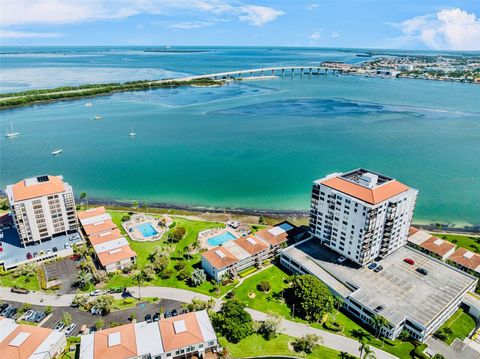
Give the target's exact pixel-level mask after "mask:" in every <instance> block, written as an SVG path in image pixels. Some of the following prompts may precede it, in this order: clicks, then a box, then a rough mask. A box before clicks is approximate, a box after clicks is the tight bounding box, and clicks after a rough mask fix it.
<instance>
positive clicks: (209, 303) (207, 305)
mask: <svg viewBox="0 0 480 359" xmlns="http://www.w3.org/2000/svg"><path fill="white" fill-rule="evenodd" d="M214 306H215V299H213V298H210V299H209V300H202V299H200V298H193V299H192V302H191V303H184V304H183V305H182V307H183V309H186V310H188V311H189V312H198V311H199V310H204V309H212V308H213V307H214Z"/></svg>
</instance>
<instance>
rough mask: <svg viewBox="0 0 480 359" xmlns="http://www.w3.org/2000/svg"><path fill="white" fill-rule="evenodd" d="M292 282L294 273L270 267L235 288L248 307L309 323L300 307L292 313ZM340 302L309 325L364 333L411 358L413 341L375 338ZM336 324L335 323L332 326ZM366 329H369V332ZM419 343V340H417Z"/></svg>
mask: <svg viewBox="0 0 480 359" xmlns="http://www.w3.org/2000/svg"><path fill="white" fill-rule="evenodd" d="M262 282H268V283H269V284H270V290H268V291H266V292H265V291H262V290H261V289H262V288H260V287H259V283H262ZM290 285H291V276H289V275H288V274H287V273H286V272H284V271H283V270H282V269H281V268H279V267H277V266H271V267H269V268H267V269H265V270H263V271H261V272H259V273H258V274H255V275H253V276H251V277H249V278H247V279H246V280H245V281H244V282H243V283H242V284H241V285H240V286H238V287H237V288H236V289H235V296H236V298H238V299H239V300H240V301H242V302H244V303H245V304H246V305H247V306H248V307H249V308H252V309H256V310H259V311H263V312H264V311H265V310H266V308H267V309H268V310H270V311H272V312H275V313H277V314H279V315H281V316H282V317H284V318H285V319H288V320H293V321H297V322H304V323H307V321H306V320H304V319H302V318H300V317H298V315H299V313H298V308H297V309H296V310H295V316H293V307H290V306H289V305H288V304H287V301H286V300H285V298H286V289H287V288H289V287H290ZM338 304H340V303H334V304H333V308H332V311H331V312H328V313H324V317H323V318H322V319H321V320H319V321H315V320H313V321H310V322H309V325H310V326H312V327H315V328H318V329H322V330H328V331H332V332H335V333H337V334H340V335H345V336H347V337H349V338H353V339H359V336H363V337H364V340H365V341H366V343H367V344H369V345H372V346H375V347H377V348H382V350H384V351H386V352H389V353H391V354H393V355H396V356H398V357H400V358H411V354H410V353H411V352H412V351H413V350H414V349H415V345H414V344H413V342H411V341H401V340H399V339H397V340H390V339H385V340H382V339H381V338H378V339H377V338H375V336H374V334H375V333H374V331H373V330H372V329H371V328H368V327H367V326H365V325H364V324H363V323H361V322H360V321H358V320H356V319H351V318H350V317H349V316H347V315H346V314H345V313H344V312H343V311H341V310H338V309H337V308H338ZM333 323H336V324H335V325H332V324H333ZM365 331H370V333H373V334H370V333H366V334H367V335H366V336H365V334H362V333H365ZM415 344H418V343H415Z"/></svg>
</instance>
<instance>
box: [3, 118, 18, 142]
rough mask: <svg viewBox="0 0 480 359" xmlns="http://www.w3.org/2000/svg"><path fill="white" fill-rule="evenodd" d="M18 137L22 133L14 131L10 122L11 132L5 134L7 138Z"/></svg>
mask: <svg viewBox="0 0 480 359" xmlns="http://www.w3.org/2000/svg"><path fill="white" fill-rule="evenodd" d="M18 135H20V132H15V130H14V129H13V124H12V122H11V121H10V131H8V132H6V133H5V137H7V138H14V137H17V136H18Z"/></svg>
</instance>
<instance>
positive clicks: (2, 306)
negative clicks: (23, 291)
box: [0, 303, 9, 313]
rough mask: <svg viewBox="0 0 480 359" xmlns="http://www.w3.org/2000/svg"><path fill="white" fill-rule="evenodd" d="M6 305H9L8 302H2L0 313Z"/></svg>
mask: <svg viewBox="0 0 480 359" xmlns="http://www.w3.org/2000/svg"><path fill="white" fill-rule="evenodd" d="M8 306H9V304H8V303H2V304H1V305H0V313H1V312H3V310H4V309H5V308H6V307H8Z"/></svg>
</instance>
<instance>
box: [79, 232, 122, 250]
mask: <svg viewBox="0 0 480 359" xmlns="http://www.w3.org/2000/svg"><path fill="white" fill-rule="evenodd" d="M121 237H123V236H122V233H120V231H119V229H118V228H115V229H113V230H111V231H106V232H102V233H97V234H92V235H91V236H90V237H88V239H89V240H90V243H91V244H92V246H96V245H97V244H102V243H105V242H109V241H113V240H114V239H118V238H121Z"/></svg>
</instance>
